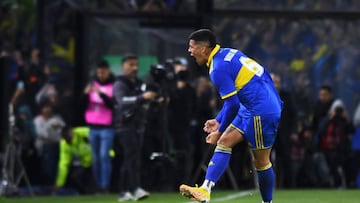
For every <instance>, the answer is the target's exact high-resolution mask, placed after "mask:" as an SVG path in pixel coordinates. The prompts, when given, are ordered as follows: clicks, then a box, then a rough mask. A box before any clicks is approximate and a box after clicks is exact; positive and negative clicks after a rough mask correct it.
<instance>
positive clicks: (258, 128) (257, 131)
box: [254, 116, 264, 149]
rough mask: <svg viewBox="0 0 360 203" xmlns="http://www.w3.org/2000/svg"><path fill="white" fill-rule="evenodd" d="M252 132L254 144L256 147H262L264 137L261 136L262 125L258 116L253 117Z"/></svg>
mask: <svg viewBox="0 0 360 203" xmlns="http://www.w3.org/2000/svg"><path fill="white" fill-rule="evenodd" d="M254 132H255V133H254V134H255V144H256V148H257V149H264V139H263V136H262V126H261V119H260V116H255V117H254Z"/></svg>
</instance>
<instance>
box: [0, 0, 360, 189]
mask: <svg viewBox="0 0 360 203" xmlns="http://www.w3.org/2000/svg"><path fill="white" fill-rule="evenodd" d="M252 2H253V3H254V4H255V3H258V2H260V3H261V2H267V1H252ZM277 2H280V1H277ZM281 2H283V1H281ZM285 2H296V1H285ZM312 2H313V5H318V4H321V5H323V4H324V1H312ZM334 2H340V1H335V0H334ZM349 2H350V1H349ZM351 2H355V3H354V5H356V4H357V3H356V2H357V1H351ZM334 5H339V8H342V5H340V3H339V4H334ZM0 15H1V14H0ZM1 19H2V20H1V22H0V33H1V35H4V36H1V38H0V49H1V50H0V53H1V56H2V57H4V56H8V58H10V59H11V63H10V64H11V66H10V72H9V81H10V83H11V95H10V100H9V101H10V103H11V104H13V105H14V107H15V116H16V129H17V130H16V136H17V137H18V140H19V143H20V144H21V145H22V158H23V161H24V164H25V168H26V170H27V173H28V175H29V177H30V181H31V183H32V184H34V185H46V186H50V187H52V188H51V191H52V192H56V191H57V190H58V189H59V188H61V187H65V182H66V181H65V179H66V178H64V172H63V171H62V173H59V172H60V171H61V170H60V169H61V167H64V166H66V163H67V162H68V160H67V159H66V158H64V157H66V156H68V155H66V154H65V153H63V154H62V151H61V150H60V148H64V149H66V150H70V151H71V150H75V149H76V147H75V148H72V147H73V145H71V143H75V144H79V145H76V146H82V147H85V148H84V149H85V150H84V151H81V152H77V153H84V154H86V155H85V158H84V157H83V158H84V159H80V160H78V159H75V158H74V159H73V160H72V161H71V162H74V161H78V162H77V164H78V165H77V166H84V167H83V168H85V169H89V167H90V166H89V165H91V164H93V163H92V162H91V161H92V160H94V158H92V159H89V158H86V156H87V157H89V156H90V152H89V151H86V147H90V145H89V141H88V140H89V138H88V136H89V134H90V133H89V128H88V126H85V128H80V130H79V129H78V128H77V127H79V126H71V123H72V118H73V117H75V115H72V112H71V111H70V109H71V108H70V106H71V105H72V104H74V102H73V100H74V95H73V92H72V91H73V90H72V89H71V88H72V86H71V83H72V82H71V81H69V80H68V79H66V78H69V77H68V75H71V70H72V68H71V67H72V63H73V58H72V57H71V56H70V57H69V56H68V53H73V52H71V50H72V49H73V48H71V46H66V47H68V48H69V47H70V48H69V49H71V50H70V51H69V50H68V49H67V48H64V47H65V46H60V45H58V44H57V45H54V53H52V54H53V55H54V59H55V60H54V61H55V62H54V63H45V62H44V61H41V58H40V51H41V50H39V49H38V48H37V47H36V46H35V43H34V37H35V36H34V34H33V32H28V33H26V32H22V31H21V29H20V28H16V29H19V31H18V32H16V33H19V34H18V35H16V37H15V38H16V40H13V39H11V38H9V37H10V36H9V35H7V33H9V32H10V31H9V30H11V29H15V28H14V27H12V25H9V22H7V19H8V18H5V17H4V18H1ZM359 24H360V21H341V20H340V21H335V20H313V21H312V20H298V21H291V20H286V19H276V20H275V19H268V20H264V19H258V20H249V19H235V20H233V19H232V20H227V19H225V20H223V21H221V22H220V23H219V24H218V25H217V26H215V28H214V30H215V31H216V32H218V33H219V36H221V38H220V39H219V42H221V44H226V45H231V46H232V47H234V48H238V49H240V50H242V51H243V52H245V53H246V54H247V55H249V56H252V57H254V58H255V59H256V60H257V61H259V62H260V63H261V64H262V65H264V66H266V67H267V68H268V69H269V70H270V71H271V72H272V73H273V80H274V82H275V84H277V88H278V91H279V94H280V96H281V98H282V99H283V101H284V112H283V119H282V121H281V124H280V128H279V135H278V138H277V142H276V145H275V147H274V152H273V156H272V157H273V162H274V166H275V170H276V175H277V179H278V180H277V186H278V187H286V188H289V187H336V188H348V187H360V166H359V164H355V166H354V164H353V163H360V161H359V157H360V156H359V153H360V122H359V120H360V94H359V90H360V82H359V81H360V68H359V67H358V64H359V62H360V60H359V59H360V57H359V55H360V50H359V47H360V41H359V40H358V33H360V26H359ZM11 33H14V32H11ZM68 39H69V40H68V41H67V42H65V43H64V44H71V43H72V42H71V39H72V38H68ZM15 41H16V42H17V43H16V46H15V45H14V43H9V42H15ZM64 53H67V54H64ZM175 65H179V66H175ZM175 67H180V69H182V68H184V69H186V70H188V71H189V72H191V70H192V69H191V68H192V67H188V63H186V62H184V61H183V60H179V61H177V63H176V64H175V63H174V70H173V71H174V72H175V73H178V72H181V71H179V70H176V69H175ZM119 68H120V67H119ZM190 75H191V73H190ZM178 77H179V78H182V79H181V80H180V82H179V81H176V82H175V83H174V84H173V85H174V87H173V89H172V90H171V91H170V93H169V95H166V97H165V98H164V100H165V103H167V106H166V108H167V109H166V112H167V114H166V116H167V117H168V118H169V119H168V121H169V123H168V126H166V131H168V132H167V133H165V134H166V135H168V136H170V141H168V142H165V145H166V146H165V147H164V146H163V145H164V141H163V139H164V137H161V136H159V134H161V132H160V131H161V130H162V127H161V124H160V123H159V118H161V116H159V115H162V114H161V113H162V111H161V109H160V110H159V106H158V103H156V104H151V105H150V108H149V113H148V115H153V116H148V117H147V122H148V123H150V124H151V125H147V128H145V132H144V142H146V143H147V144H146V146H144V147H143V149H142V151H143V155H142V157H143V159H144V161H143V164H144V165H145V167H143V169H142V172H141V173H142V175H143V176H144V177H145V179H144V186H145V187H148V189H149V190H153V189H154V190H155V189H164V188H158V187H160V186H159V184H160V183H166V184H168V185H170V187H169V188H170V189H173V190H175V189H176V188H177V184H178V183H179V182H181V181H183V180H191V178H192V175H193V174H194V173H195V171H196V170H197V167H198V165H197V164H198V163H199V162H200V161H201V160H202V158H203V156H204V153H205V151H206V145H205V144H204V143H203V138H204V136H205V134H204V132H203V131H202V130H201V129H202V123H203V122H204V121H205V120H206V119H208V118H210V117H213V116H214V115H215V114H216V112H217V110H218V107H219V106H220V105H221V104H220V102H219V101H218V99H217V95H215V94H214V90H213V87H212V86H211V84H210V82H209V79H208V78H207V77H206V75H205V76H198V77H196V78H191V80H190V79H189V77H188V76H186V75H178ZM184 78H185V79H184ZM89 81H91V80H89ZM184 87H186V88H187V90H186V91H184V90H183V89H182V88H184ZM84 89H85V87H84ZM189 95H191V96H189ZM186 98H190V99H186ZM162 102H164V101H162ZM178 109H181V112H180V111H179V110H178ZM154 115H155V116H154ZM80 116H81V115H80ZM84 116H85V112H84ZM179 123H181V124H184V125H185V126H180V125H178V124H179ZM82 127H84V126H82ZM90 127H94V126H90ZM95 127H98V126H95ZM187 128H188V130H186V129H187ZM158 132H160V133H158ZM179 132H181V134H179ZM70 134H71V135H72V136H73V137H71V136H70ZM163 135H164V134H163ZM185 135H187V136H185ZM74 137H78V138H76V139H79V140H76V139H75V138H74ZM165 139H168V138H165ZM154 140H157V142H155V141H154ZM74 146H75V145H74ZM164 148H166V151H167V152H169V154H168V155H166V154H165V155H164V154H163V155H162V156H161V157H162V158H163V159H166V160H162V162H163V163H168V164H172V166H171V167H174V173H175V175H174V174H172V175H174V176H175V177H177V178H176V179H171V178H170V181H171V182H170V183H169V180H164V179H160V181H156V180H153V179H152V178H151V176H150V175H148V174H149V173H150V172H152V171H151V169H152V170H154V171H158V172H159V171H160V172H161V170H159V167H165V166H164V164H161V163H158V162H156V159H155V161H154V156H155V158H156V156H157V155H156V154H155V155H154V153H153V152H158V151H160V152H161V151H162V150H163V149H164ZM114 150H115V151H116V150H117V149H116V148H115V149H114ZM237 150H242V148H241V149H237ZM234 154H239V153H236V151H235V152H234ZM75 155H76V153H75ZM151 155H153V156H151ZM77 156H78V154H77ZM109 156H111V153H110V152H109ZM112 156H114V155H112ZM172 156H173V157H174V158H172ZM242 156H243V155H242ZM59 157H60V158H59ZM61 157H63V159H62V158H61ZM74 157H76V156H74ZM150 157H152V158H153V159H150ZM77 158H79V157H77ZM68 159H69V158H68ZM233 159H237V157H236V156H234V157H233ZM238 159H245V158H244V157H238ZM111 161H112V163H113V166H112V167H121V166H120V165H121V164H120V163H121V160H119V158H116V153H115V158H113V159H112V160H111ZM90 162H91V163H90ZM116 162H118V163H116ZM234 162H235V163H234ZM242 162H245V161H242ZM64 163H65V165H64ZM185 163H186V166H185V169H186V170H185V171H178V170H176V165H177V164H185ZM237 163H238V162H236V161H233V162H232V164H237ZM67 164H69V163H67ZM68 166H69V165H68ZM69 167H70V166H69ZM243 167H249V166H243ZM249 168H250V167H249ZM118 171H119V170H118V169H115V170H113V172H112V176H116V175H117V174H116V173H117V172H118ZM86 172H87V173H89V174H91V173H92V171H91V170H86ZM66 173H67V172H65V174H66ZM249 174H250V172H249ZM249 174H247V175H246V174H242V175H241V177H237V180H240V182H239V184H241V181H244V180H245V179H246V177H247V176H249ZM162 175H163V174H159V177H160V176H162ZM76 177H78V176H76V175H75V176H71V178H72V179H73V180H72V181H70V183H71V182H72V186H74V187H76V188H77V189H78V192H80V193H89V192H99V190H97V189H96V183H95V182H96V180H94V183H93V184H95V185H94V188H95V189H93V188H91V189H89V188H83V185H81V184H80V186H79V181H76ZM329 177H330V178H329ZM165 178H169V177H168V176H166V177H165ZM244 182H245V181H244ZM70 183H69V184H70ZM106 184H109V185H111V186H107V187H110V188H111V187H115V188H117V187H118V186H113V185H116V184H117V183H106ZM220 184H221V183H220ZM89 185H91V184H90V183H89ZM152 187H153V188H152ZM110 190H111V189H110ZM100 192H103V191H100Z"/></svg>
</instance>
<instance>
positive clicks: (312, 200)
mask: <svg viewBox="0 0 360 203" xmlns="http://www.w3.org/2000/svg"><path fill="white" fill-rule="evenodd" d="M116 202H117V195H116V194H110V195H88V196H46V197H26V198H24V197H22V198H16V197H13V198H6V197H0V203H116ZM141 202H142V203H190V202H191V201H189V200H187V199H185V198H183V197H182V196H180V194H178V193H152V194H151V196H150V197H149V198H148V199H145V200H142V201H141ZM211 202H222V203H230V202H231V203H235V202H239V203H260V202H261V200H260V194H259V193H258V192H251V191H250V192H248V191H245V192H244V191H243V192H237V191H214V192H213V193H212V201H211ZM359 202H360V190H276V192H275V195H274V203H359Z"/></svg>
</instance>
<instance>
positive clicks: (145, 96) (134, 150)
mask: <svg viewBox="0 0 360 203" xmlns="http://www.w3.org/2000/svg"><path fill="white" fill-rule="evenodd" d="M137 71H138V58H137V56H135V55H126V56H125V57H124V58H123V59H122V73H123V74H122V75H121V76H119V77H118V79H117V80H116V82H115V84H114V98H115V101H116V107H115V129H116V136H117V139H118V144H119V146H120V148H121V152H120V154H122V159H123V162H122V166H121V169H120V185H119V186H120V195H119V199H118V201H128V200H140V199H143V198H146V197H148V196H149V193H148V192H147V191H145V190H144V189H142V188H141V187H140V184H141V182H140V176H141V171H140V167H141V163H140V160H141V148H142V138H143V131H144V121H145V119H144V118H145V115H144V106H143V104H144V103H145V102H146V101H151V100H153V99H155V97H156V93H155V92H152V91H145V92H142V90H141V85H142V82H141V81H140V80H139V79H138V77H137ZM131 192H132V193H131Z"/></svg>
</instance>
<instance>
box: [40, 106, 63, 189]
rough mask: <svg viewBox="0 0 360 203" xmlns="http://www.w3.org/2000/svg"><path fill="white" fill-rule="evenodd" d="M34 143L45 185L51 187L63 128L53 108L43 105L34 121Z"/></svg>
mask: <svg viewBox="0 0 360 203" xmlns="http://www.w3.org/2000/svg"><path fill="white" fill-rule="evenodd" d="M34 123H35V130H36V141H35V146H36V148H37V150H38V154H39V155H40V157H41V168H42V171H43V174H44V176H45V178H44V179H45V184H49V185H53V184H54V182H55V177H56V170H57V160H58V153H59V141H60V139H61V131H62V128H63V127H64V126H65V122H64V121H63V119H62V118H61V117H60V116H59V115H56V114H55V113H54V112H53V107H52V105H51V104H49V103H45V104H43V105H42V107H41V113H40V114H39V115H37V116H36V118H35V120H34Z"/></svg>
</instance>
